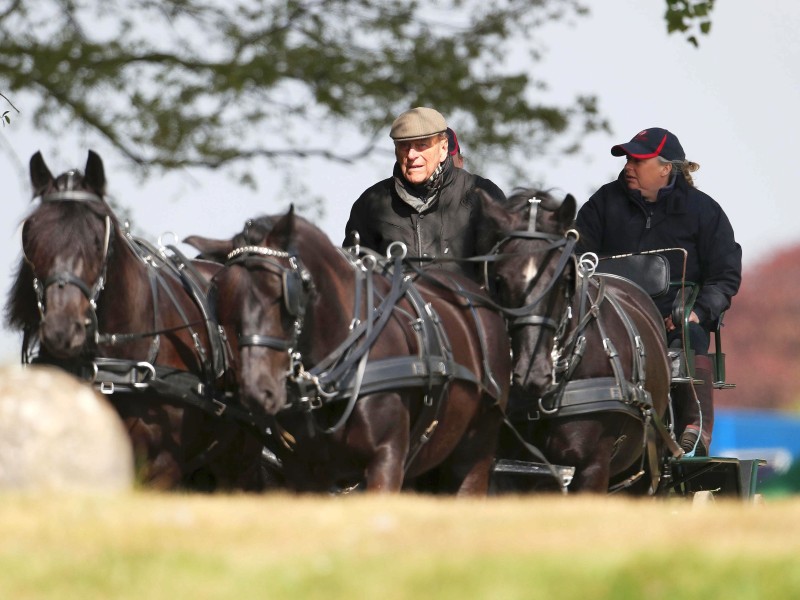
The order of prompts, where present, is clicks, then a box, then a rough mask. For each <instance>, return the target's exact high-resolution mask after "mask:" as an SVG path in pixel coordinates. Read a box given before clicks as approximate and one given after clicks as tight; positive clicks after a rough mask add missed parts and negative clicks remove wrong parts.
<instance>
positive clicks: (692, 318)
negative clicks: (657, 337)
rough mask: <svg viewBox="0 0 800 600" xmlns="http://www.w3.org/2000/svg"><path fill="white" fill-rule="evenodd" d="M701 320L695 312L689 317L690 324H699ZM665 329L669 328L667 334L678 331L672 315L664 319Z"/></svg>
mask: <svg viewBox="0 0 800 600" xmlns="http://www.w3.org/2000/svg"><path fill="white" fill-rule="evenodd" d="M699 322H700V319H699V318H698V317H697V315H696V314H695V312H694V311H692V312H691V314H690V315H689V323H699ZM664 327H666V328H667V332H668V333H669V332H670V331H674V330H675V329H676V327H675V323H673V322H672V315H669V316H668V317H666V318H665V319H664Z"/></svg>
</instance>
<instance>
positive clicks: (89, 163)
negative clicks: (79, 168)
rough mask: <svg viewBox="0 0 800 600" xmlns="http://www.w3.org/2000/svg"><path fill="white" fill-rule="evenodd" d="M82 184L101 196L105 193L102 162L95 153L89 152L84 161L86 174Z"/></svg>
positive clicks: (104, 175) (104, 173)
mask: <svg viewBox="0 0 800 600" xmlns="http://www.w3.org/2000/svg"><path fill="white" fill-rule="evenodd" d="M84 182H85V183H86V184H87V185H88V186H89V187H90V188H92V189H93V190H94V191H95V192H97V193H98V194H100V195H101V196H103V195H105V193H106V172H105V169H104V168H103V160H102V159H101V158H100V155H99V154H97V153H96V152H93V151H91V150H89V156H88V158H87V159H86V172H85V175H84Z"/></svg>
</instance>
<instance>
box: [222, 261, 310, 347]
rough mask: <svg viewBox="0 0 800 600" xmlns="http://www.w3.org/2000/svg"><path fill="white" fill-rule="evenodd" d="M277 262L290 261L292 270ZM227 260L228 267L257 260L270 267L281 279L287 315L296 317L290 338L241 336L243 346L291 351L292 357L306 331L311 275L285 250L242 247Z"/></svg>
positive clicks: (261, 335) (253, 334) (239, 337)
mask: <svg viewBox="0 0 800 600" xmlns="http://www.w3.org/2000/svg"><path fill="white" fill-rule="evenodd" d="M276 258H282V259H288V262H289V266H288V267H286V266H284V265H283V264H281V263H280V262H278V261H277V260H274V259H276ZM227 259H228V260H227V262H226V263H225V265H226V266H229V265H236V264H241V265H244V263H246V262H247V261H252V260H256V261H258V263H259V264H260V265H261V266H266V268H267V270H269V271H271V272H273V273H275V274H276V275H280V277H281V285H282V294H283V303H284V307H285V308H286V311H287V313H288V314H289V315H290V316H292V317H294V323H293V325H292V336H291V337H290V338H278V337H274V336H271V335H263V334H259V333H251V334H242V333H240V334H239V335H238V337H237V339H238V342H239V346H240V347H242V346H261V347H265V348H271V349H272V350H278V351H287V352H289V353H290V354H291V352H292V351H293V350H294V349H296V347H297V341H298V337H299V336H300V332H301V331H302V329H303V320H304V318H305V312H306V306H307V304H308V299H309V297H310V295H311V288H312V281H311V274H310V273H309V272H308V270H307V269H306V268H305V267H304V266H303V265H302V263H301V262H300V260H299V259H298V258H297V257H296V256H294V255H292V254H290V253H289V252H286V251H284V250H276V249H274V248H269V247H266V246H242V247H241V248H236V249H235V250H233V251H232V252H230V253H229V254H228V256H227Z"/></svg>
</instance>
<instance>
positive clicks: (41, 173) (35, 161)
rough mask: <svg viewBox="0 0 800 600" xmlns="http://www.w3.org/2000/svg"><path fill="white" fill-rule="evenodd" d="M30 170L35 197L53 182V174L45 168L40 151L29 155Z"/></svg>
mask: <svg viewBox="0 0 800 600" xmlns="http://www.w3.org/2000/svg"><path fill="white" fill-rule="evenodd" d="M30 172H31V185H32V186H33V196H34V197H36V196H39V195H41V193H42V192H44V191H45V190H46V189H47V188H48V187H49V186H50V184H52V183H53V174H52V173H51V172H50V169H48V168H47V165H46V164H45V162H44V158H43V157H42V153H41V152H37V153H36V154H34V155H33V156H31V163H30Z"/></svg>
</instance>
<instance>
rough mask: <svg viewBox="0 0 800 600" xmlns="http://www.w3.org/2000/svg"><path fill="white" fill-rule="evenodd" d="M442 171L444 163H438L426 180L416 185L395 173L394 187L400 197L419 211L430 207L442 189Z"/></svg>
mask: <svg viewBox="0 0 800 600" xmlns="http://www.w3.org/2000/svg"><path fill="white" fill-rule="evenodd" d="M442 173H444V163H439V166H438V167H436V170H435V171H434V172H433V175H431V176H430V177H429V178H428V180H427V181H423V182H422V183H420V184H418V185H414V184H411V183H409V182H407V181H406V180H405V179H404V178H403V177H402V176H399V175H395V177H394V187H395V189H396V190H397V195H398V196H400V199H401V200H402V201H403V202H405V203H406V204H408V205H409V206H410V207H411V208H413V209H414V210H416V211H417V212H419V213H421V212H423V211H425V210H427V209H428V208H430V207H431V206H432V205H433V203H434V202H436V200H437V198H438V197H439V191H440V190H441V189H442V180H443V179H444V178H443V177H442Z"/></svg>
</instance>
